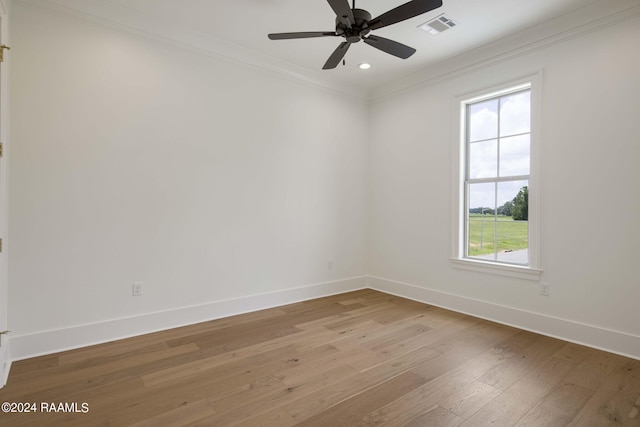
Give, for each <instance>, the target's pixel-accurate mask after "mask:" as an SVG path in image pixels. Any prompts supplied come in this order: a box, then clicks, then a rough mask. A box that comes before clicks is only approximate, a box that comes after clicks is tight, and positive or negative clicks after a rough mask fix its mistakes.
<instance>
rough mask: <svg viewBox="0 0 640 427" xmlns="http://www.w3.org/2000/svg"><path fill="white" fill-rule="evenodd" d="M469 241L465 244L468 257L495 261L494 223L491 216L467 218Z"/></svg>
mask: <svg viewBox="0 0 640 427" xmlns="http://www.w3.org/2000/svg"><path fill="white" fill-rule="evenodd" d="M467 229H468V230H469V234H468V236H469V240H468V242H467V245H468V246H467V248H468V254H467V255H468V256H476V257H482V258H485V259H492V260H495V245H494V240H495V229H496V222H495V221H494V217H493V216H492V215H484V216H480V215H479V214H478V215H473V216H470V217H469V222H468V228H467Z"/></svg>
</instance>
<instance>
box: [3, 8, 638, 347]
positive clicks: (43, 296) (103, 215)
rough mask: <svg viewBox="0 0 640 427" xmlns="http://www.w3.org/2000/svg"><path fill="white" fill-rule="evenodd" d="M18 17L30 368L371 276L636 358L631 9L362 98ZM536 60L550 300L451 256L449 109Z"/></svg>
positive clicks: (20, 206)
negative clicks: (40, 358) (46, 359)
mask: <svg viewBox="0 0 640 427" xmlns="http://www.w3.org/2000/svg"><path fill="white" fill-rule="evenodd" d="M603 22H605V21H603ZM606 22H610V21H606ZM596 26H597V25H596ZM12 28H13V31H12V51H11V54H12V65H11V67H12V69H11V71H12V81H11V91H12V92H11V95H12V96H11V120H12V122H11V125H12V126H11V143H12V147H11V148H12V149H11V156H10V167H11V183H10V188H9V190H10V200H9V202H10V223H9V227H10V236H11V250H10V258H9V287H10V288H9V325H10V327H11V329H12V331H13V332H12V338H11V340H12V342H11V344H12V356H13V358H14V359H19V358H22V357H27V356H32V355H35V354H38V353H43V352H51V351H54V350H57V349H62V348H68V347H73V346H77V345H86V344H89V343H91V342H96V341H102V340H107V339H113V338H115V337H117V336H124V335H131V334H136V333H143V332H147V331H150V330H154V329H161V328H164V327H171V326H172V325H176V324H183V323H189V322H193V321H198V320H202V319H206V318H211V317H217V316H220V315H224V314H230V313H232V312H240V311H246V310H251V309H256V308H259V307H262V306H268V305H270V304H271V305H275V304H278V303H283V302H288V301H290V300H295V299H305V298H311V297H315V296H318V295H322V294H326V293H329V292H339V291H342V290H347V289H353V288H357V287H360V286H366V285H367V280H366V277H367V276H368V277H369V280H368V283H369V285H370V286H372V287H376V288H379V289H382V290H385V291H388V292H396V293H399V294H402V295H404V296H407V297H412V298H416V299H421V300H423V301H426V302H430V303H435V304H440V305H443V306H448V307H450V308H453V309H456V310H459V311H465V312H469V313H471V314H474V315H479V316H483V317H488V318H493V319H495V320H498V321H501V322H505V323H512V324H515V325H517V326H520V327H525V328H528V329H534V330H538V331H540V332H543V333H547V334H551V335H557V336H560V337H562V338H565V339H570V340H574V341H579V342H584V343H587V344H589V345H594V346H600V347H603V348H606V349H610V350H614V351H617V352H620V353H624V354H630V355H633V356H635V357H639V358H640V326H639V325H640V314H638V313H639V311H638V310H637V302H638V301H640V286H638V280H637V278H636V277H634V276H635V272H634V270H633V267H632V266H633V262H634V259H635V253H636V250H637V246H638V242H639V241H640V226H639V225H638V221H637V218H638V212H639V208H640V204H639V203H640V202H639V201H638V198H637V197H635V195H636V194H637V186H638V184H639V183H640V172H639V171H638V169H637V164H638V160H640V123H639V121H638V119H637V117H638V113H639V112H640V83H639V80H638V78H637V76H638V75H640V58H639V57H638V55H637V46H636V44H637V43H636V41H637V40H638V39H640V21H639V19H638V15H636V16H635V18H629V19H626V20H625V19H622V20H619V22H618V21H616V22H613V23H611V25H610V26H609V27H602V28H600V29H599V30H597V31H593V32H589V31H587V32H586V33H585V34H583V35H576V36H572V34H573V33H569V35H570V36H571V37H569V38H567V39H565V40H564V41H560V39H555V38H550V39H548V40H550V42H549V43H547V44H546V46H545V47H540V46H538V45H533V47H531V46H529V48H530V49H529V48H528V50H523V51H522V52H520V53H518V54H513V55H511V56H510V58H511V59H506V57H505V56H501V52H505V51H506V50H505V44H504V43H502V42H500V43H502V44H500V43H498V47H499V48H500V49H501V50H500V49H496V50H495V51H492V47H491V46H489V47H484V48H483V49H480V50H476V51H475V52H473V53H471V54H470V55H471V56H473V55H475V57H474V58H476V59H474V61H475V62H473V61H472V62H473V66H470V67H468V68H464V67H462V68H458V72H455V73H452V74H451V75H450V76H447V74H446V73H444V74H442V75H441V76H440V77H438V78H433V79H431V80H430V82H431V83H429V84H422V85H419V86H414V87H413V89H411V90H405V91H403V92H401V93H398V94H395V95H385V96H384V97H378V98H376V99H375V100H374V101H373V102H372V103H371V104H370V105H367V104H365V103H363V102H362V101H358V100H355V99H352V98H349V97H347V96H344V95H340V94H337V93H334V92H330V91H328V90H324V89H320V88H318V87H315V86H311V85H306V84H304V83H302V82H298V81H295V80H289V79H287V78H285V77H282V76H279V75H276V74H272V73H270V72H265V71H264V70H260V69H257V68H253V67H249V66H245V65H242V64H238V63H233V62H230V61H226V60H223V59H221V58H217V57H212V56H207V55H205V54H203V53H201V52H195V51H189V50H187V49H184V48H182V47H176V46H172V45H168V44H166V43H160V42H159V41H158V40H154V39H151V38H145V37H141V36H138V35H135V34H132V33H127V32H124V31H121V30H119V29H114V28H111V27H108V26H105V25H103V24H100V23H97V22H93V21H90V20H86V19H83V18H77V17H74V16H72V15H68V14H61V13H58V12H55V11H52V10H48V9H45V8H40V7H37V6H32V5H30V3H24V2H16V3H15V4H14V8H13V16H12ZM581 28H582V27H581ZM586 28H587V29H589V28H592V27H589V26H586ZM593 28H595V27H593ZM565 35H566V34H565ZM518 37H522V35H520V36H518ZM525 44H526V43H525ZM480 53H486V60H485V59H483V58H479V59H478V55H480ZM464 59H465V56H463V57H460V58H454V59H453V62H456V63H462V62H464ZM492 61H493V63H492V64H489V62H492ZM443 67H445V65H439V66H436V67H434V68H435V69H440V70H442V69H444V68H443ZM540 69H543V70H544V81H543V97H544V99H543V103H544V105H543V117H542V119H543V123H542V127H543V138H542V162H541V166H542V191H541V196H542V205H541V213H542V229H541V244H542V248H541V255H542V268H543V270H544V272H543V275H542V280H544V281H546V282H549V283H550V285H551V296H549V297H542V296H540V295H539V293H538V282H536V281H527V280H518V279H513V278H506V277H495V276H492V275H487V274H481V273H474V272H469V271H461V270H456V269H454V268H453V267H452V265H451V264H450V262H449V256H450V254H451V247H450V244H451V235H452V228H451V227H452V224H453V218H454V213H453V212H452V210H451V205H452V200H451V197H452V189H453V182H452V179H453V177H452V173H451V171H450V167H451V164H452V159H451V153H452V149H451V145H452V144H453V143H454V140H453V135H452V133H453V129H452V126H451V120H452V117H451V115H452V111H453V105H452V102H453V99H454V98H455V97H456V96H457V95H461V94H464V93H468V92H471V91H475V90H477V89H481V88H483V87H489V86H493V85H495V84H500V83H503V82H506V81H510V80H512V79H514V78H518V77H520V76H523V75H526V74H531V73H533V72H536V71H538V70H540ZM425 72H426V73H428V70H426V71H425ZM417 78H418V79H419V78H420V77H419V76H418V77H417ZM413 79H414V80H415V76H414V78H413ZM412 82H413V81H412V80H411V79H406V80H405V82H404V83H406V84H407V85H408V84H413V83H412ZM404 83H403V82H400V83H398V82H393V83H392V84H390V85H388V86H387V87H385V88H379V89H378V90H376V92H377V93H379V94H380V93H381V94H385V93H386V94H389V93H391V92H392V91H394V90H395V89H397V88H398V87H402V85H403V84H404ZM345 129H346V130H347V131H346V135H348V136H347V137H345ZM363 135H364V136H368V137H369V138H366V137H363ZM329 261H332V262H333V269H328V268H327V263H328V262H329ZM137 281H143V282H144V287H145V293H144V296H142V297H138V298H133V297H132V296H131V284H132V283H133V282H137Z"/></svg>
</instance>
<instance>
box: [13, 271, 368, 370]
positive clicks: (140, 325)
mask: <svg viewBox="0 0 640 427" xmlns="http://www.w3.org/2000/svg"><path fill="white" fill-rule="evenodd" d="M366 287H367V277H366V276H362V277H352V278H348V279H342V280H336V281H332V282H325V283H318V284H315V285H309V286H303V287H299V288H292V289H285V290H282V291H275V292H268V293H263V294H256V295H251V296H247V297H242V298H236V299H230V300H223V301H215V302H210V303H207V304H202V305H196V306H190V307H183V308H177V309H173V310H167V311H161V312H156V313H145V314H141V315H138V316H133V317H127V318H121V319H113V320H107V321H104V322H99V323H92V324H86V325H78V326H72V327H70V328H64V329H56V330H52V331H43V332H37V333H33V334H28V335H13V336H12V337H11V360H13V361H16V360H22V359H27V358H30V357H36V356H42V355H45V354H51V353H57V352H60V351H65V350H71V349H74V348H79V347H86V346H90V345H94V344H101V343H104V342H109V341H113V340H117V339H122V338H129V337H133V336H137V335H143V334H148V333H151V332H157V331H162V330H166V329H171V328H177V327H180V326H185V325H192V324H195V323H200V322H206V321H209V320H214V319H219V318H222V317H229V316H234V315H237V314H243V313H248V312H251V311H257V310H263V309H267V308H273V307H278V306H281V305H286V304H292V303H295V302H300V301H306V300H310V299H314V298H320V297H325V296H329V295H334V294H340V293H344V292H350V291H355V290H358V289H364V288H366ZM7 372H8V371H7Z"/></svg>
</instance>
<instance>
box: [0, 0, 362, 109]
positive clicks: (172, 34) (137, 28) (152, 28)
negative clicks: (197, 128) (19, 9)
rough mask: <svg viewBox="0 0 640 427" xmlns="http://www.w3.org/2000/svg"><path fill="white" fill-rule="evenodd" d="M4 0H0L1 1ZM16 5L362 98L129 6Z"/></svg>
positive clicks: (54, 0) (58, 1)
mask: <svg viewBox="0 0 640 427" xmlns="http://www.w3.org/2000/svg"><path fill="white" fill-rule="evenodd" d="M4 1H6V0H0V2H4ZM13 1H14V3H15V4H16V5H22V6H27V7H39V8H45V9H48V10H51V11H53V12H58V13H64V14H67V15H73V16H76V17H78V18H81V19H85V20H89V21H93V22H97V23H99V24H102V25H105V26H108V27H111V28H114V29H116V30H119V31H124V32H128V33H132V34H135V35H138V36H142V37H146V38H149V39H152V40H155V41H156V42H159V43H162V44H169V45H172V46H175V47H178V48H183V49H188V50H191V51H193V52H195V53H198V54H202V55H206V56H209V57H213V58H215V59H217V60H222V61H225V62H229V63H233V64H236V65H240V66H246V67H249V68H253V69H257V70H260V71H263V72H268V73H270V74H272V75H275V76H279V77H284V78H286V79H288V80H292V81H294V82H296V83H301V84H303V85H306V86H310V87H314V88H317V89H322V90H326V91H329V92H332V93H334V94H338V95H341V96H345V97H348V98H352V99H356V100H360V101H366V100H367V96H366V95H367V92H366V90H365V89H364V88H361V87H358V86H353V85H352V84H346V83H342V82H340V81H337V80H335V79H331V78H330V77H329V76H327V75H326V74H321V73H320V72H317V71H312V70H308V69H306V68H303V67H300V66H298V65H295V64H291V63H289V62H286V61H282V60H279V59H276V58H272V57H270V56H267V55H265V54H263V53H261V52H258V51H255V50H252V49H248V48H246V47H244V46H240V45H237V44H235V43H233V42H230V41H227V40H223V39H220V38H216V37H214V36H211V35H208V34H204V33H201V32H198V31H194V30H191V29H189V28H186V27H184V26H181V25H178V24H176V23H173V22H168V21H164V20H162V19H159V18H157V17H152V16H147V15H145V14H144V13H142V12H140V11H137V10H135V9H133V8H128V7H125V6H122V5H120V4H118V3H113V2H107V1H104V0H83V1H82V2H77V1H74V0H13Z"/></svg>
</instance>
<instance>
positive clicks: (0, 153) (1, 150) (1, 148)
mask: <svg viewBox="0 0 640 427" xmlns="http://www.w3.org/2000/svg"><path fill="white" fill-rule="evenodd" d="M3 156H4V144H3V143H2V142H0V157H3Z"/></svg>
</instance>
